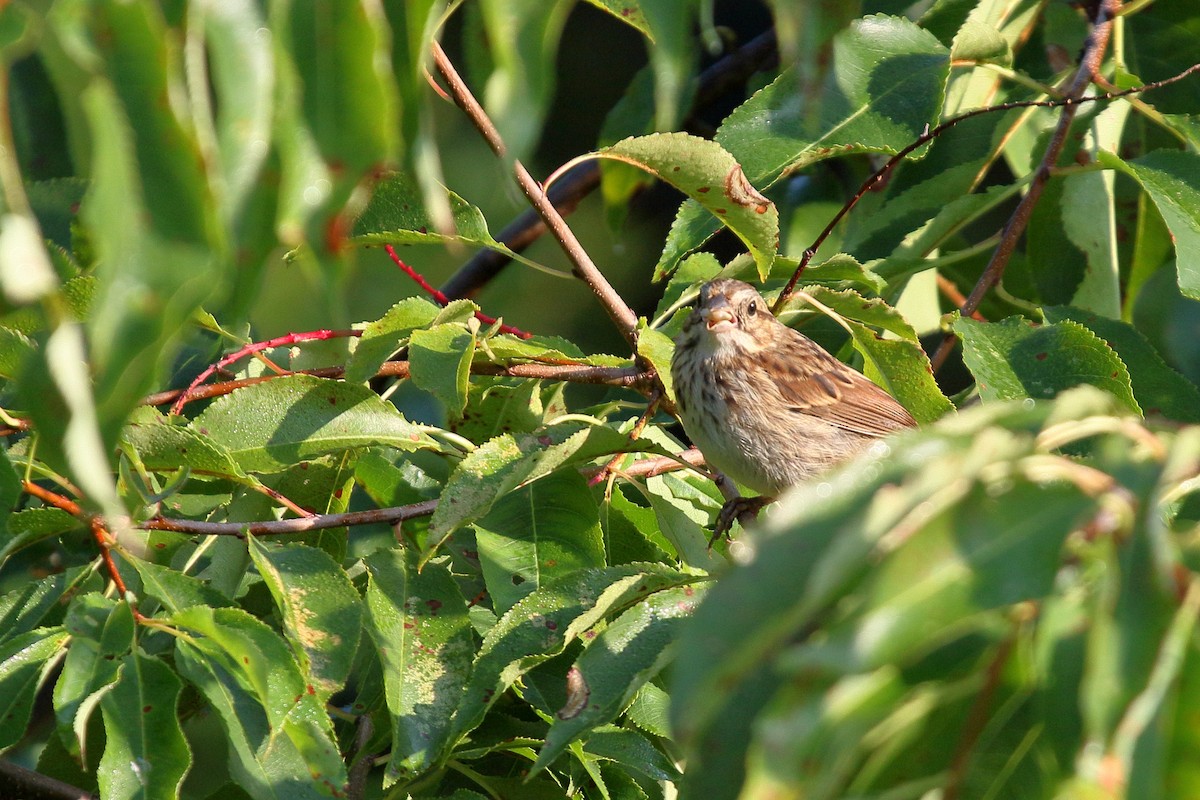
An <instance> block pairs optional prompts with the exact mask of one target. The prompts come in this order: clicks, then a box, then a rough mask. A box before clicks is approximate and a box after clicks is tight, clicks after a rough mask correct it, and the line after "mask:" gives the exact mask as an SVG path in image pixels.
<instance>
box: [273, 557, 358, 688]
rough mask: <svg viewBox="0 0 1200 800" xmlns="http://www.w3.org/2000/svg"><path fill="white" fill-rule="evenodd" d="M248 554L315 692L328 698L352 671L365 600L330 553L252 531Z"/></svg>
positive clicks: (341, 685)
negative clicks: (254, 534)
mask: <svg viewBox="0 0 1200 800" xmlns="http://www.w3.org/2000/svg"><path fill="white" fill-rule="evenodd" d="M250 557H251V558H252V559H254V566H255V567H257V568H258V572H259V574H260V575H262V577H263V581H264V582H266V584H267V588H269V589H270V590H271V596H272V597H273V598H275V605H276V606H278V607H279V611H280V616H281V617H282V619H283V631H284V634H286V635H287V638H288V641H289V642H291V645H292V649H293V650H294V651H295V652H296V655H297V657H298V658H299V660H300V666H301V670H302V672H303V674H304V676H305V678H306V679H307V680H308V681H309V684H308V685H309V686H311V687H312V688H313V689H315V690H316V692H317V697H318V698H320V699H321V700H327V699H328V698H329V695H331V694H332V693H333V692H335V691H337V690H338V689H341V688H342V687H343V686H344V685H345V683H346V678H347V677H348V676H349V674H350V667H351V666H352V665H353V662H354V653H355V650H356V649H357V648H358V636H359V633H360V631H361V630H362V604H361V602H360V601H359V596H358V592H357V591H355V589H354V586H353V585H352V584H351V583H350V580H349V579H348V578H347V577H346V573H345V572H344V571H343V570H342V568H341V566H339V565H338V564H337V562H335V561H334V560H333V559H332V558H330V557H329V554H328V553H326V552H325V551H323V550H318V549H316V548H314V547H306V546H305V545H302V544H287V545H282V546H275V545H270V544H264V543H262V542H260V541H259V540H258V539H256V538H254V537H250Z"/></svg>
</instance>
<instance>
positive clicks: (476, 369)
mask: <svg viewBox="0 0 1200 800" xmlns="http://www.w3.org/2000/svg"><path fill="white" fill-rule="evenodd" d="M345 372H346V368H345V367H340V366H337V367H318V368H316V369H299V370H292V371H285V372H283V373H282V374H279V375H259V376H257V377H254V378H239V379H237V380H232V381H225V382H223V383H210V384H208V385H206V386H197V387H196V388H194V389H187V390H185V389H168V390H167V391H165V392H156V393H155V394H152V395H148V396H146V397H144V398H142V405H144V406H162V405H166V404H167V403H170V402H174V401H178V400H179V398H180V397H182V396H183V395H184V394H185V393H186V395H187V397H186V399H185V400H184V401H183V402H184V403H185V404H186V403H190V402H192V401H193V400H207V399H209V398H212V397H220V396H221V395H226V394H229V393H230V392H233V391H236V390H237V389H241V388H242V387H244V386H253V385H255V384H258V383H265V382H266V381H273V380H275V379H276V378H284V377H287V376H289V375H313V376H315V377H318V378H340V377H342V375H344V374H345ZM471 372H472V374H475V375H496V376H507V377H510V378H538V379H541V380H552V381H565V382H568V383H588V384H599V385H605V386H620V387H624V388H627V389H634V390H636V391H640V392H642V393H643V394H649V392H650V391H651V389H650V386H651V385H652V383H653V376H652V375H651V373H649V372H646V371H644V370H640V369H638V368H637V367H595V366H592V365H590V364H538V363H527V364H510V365H507V366H505V365H503V364H486V363H481V364H472V365H471ZM408 375H409V365H408V362H407V361H385V362H384V363H383V365H382V366H380V368H379V371H378V372H376V373H375V377H380V378H385V377H386V378H407V377H408Z"/></svg>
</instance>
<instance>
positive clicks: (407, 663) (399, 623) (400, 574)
mask: <svg viewBox="0 0 1200 800" xmlns="http://www.w3.org/2000/svg"><path fill="white" fill-rule="evenodd" d="M366 564H367V568H368V569H369V570H370V573H371V582H370V584H369V585H368V587H367V619H368V622H369V630H370V631H371V635H372V636H373V637H374V638H375V644H376V646H377V647H378V648H379V657H380V660H381V662H382V664H383V680H384V686H385V688H386V691H387V706H388V711H389V712H390V716H391V720H392V755H391V758H390V759H389V761H388V767H387V774H386V777H385V785H389V784H391V783H394V782H395V781H397V780H401V779H403V778H411V777H413V776H415V775H417V774H419V773H420V772H422V771H424V770H425V769H427V768H429V767H430V766H431V765H432V764H434V763H436V762H437V761H438V759H440V758H441V757H442V755H443V751H444V750H445V748H446V747H447V746H448V744H449V742H450V739H449V737H450V722H451V715H452V713H453V711H454V709H455V708H456V707H457V705H458V703H459V699H460V697H461V694H462V689H463V686H464V685H465V684H466V682H467V678H468V676H469V675H470V671H471V656H472V654H473V653H474V650H475V634H474V632H473V630H472V628H471V624H470V621H469V619H468V617H467V604H466V601H465V600H464V599H463V596H462V592H460V591H459V589H458V586H457V585H456V584H455V582H454V579H453V578H452V577H451V576H450V573H449V572H448V571H447V570H446V569H445V568H444V567H442V566H441V565H440V564H427V565H426V566H425V568H424V569H422V570H420V571H418V570H417V565H416V559H415V558H413V557H412V554H411V552H409V551H406V550H380V551H378V552H376V553H374V554H372V555H371V556H370V557H369V558H368V559H367V561H366Z"/></svg>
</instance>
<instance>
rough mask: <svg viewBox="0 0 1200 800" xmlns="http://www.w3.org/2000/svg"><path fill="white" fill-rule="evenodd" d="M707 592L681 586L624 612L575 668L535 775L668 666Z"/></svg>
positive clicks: (537, 762)
mask: <svg viewBox="0 0 1200 800" xmlns="http://www.w3.org/2000/svg"><path fill="white" fill-rule="evenodd" d="M703 589H704V587H693V586H681V587H678V588H674V589H666V590H664V591H661V592H656V593H655V594H652V595H650V597H648V598H646V599H645V600H643V601H642V602H640V603H638V604H637V605H635V606H633V607H632V608H630V609H629V610H628V611H625V612H624V613H623V614H621V615H620V616H619V617H617V618H616V619H615V620H613V621H612V622H611V623H610V624H609V625H608V627H606V628H605V629H604V630H602V631H601V632H600V633H599V635H597V636H596V638H595V639H593V640H592V641H591V642H589V643H588V645H587V649H585V650H584V651H583V655H582V656H580V657H579V659H578V660H577V661H576V662H575V666H574V667H572V673H573V674H572V676H571V677H569V678H568V697H567V705H566V706H565V707H564V708H562V709H561V710H560V711H559V712H558V714H557V718H556V719H555V721H554V722H553V723H552V724H551V726H550V732H549V733H548V734H547V735H546V744H545V746H544V747H543V748H542V750H541V752H540V753H538V758H537V761H536V762H534V765H533V767H532V768H531V772H534V773H536V772H537V771H538V770H540V769H544V768H545V767H546V766H547V765H548V764H549V763H550V762H552V761H553V760H554V759H555V758H557V757H558V755H559V754H560V753H561V752H562V751H563V748H565V747H566V746H567V744H569V743H570V742H571V741H573V740H575V739H577V738H579V737H580V736H582V735H583V734H584V733H586V732H587V731H589V730H591V729H592V728H595V727H596V726H597V725H602V724H605V723H608V722H611V721H612V720H613V719H614V718H615V717H616V716H617V715H618V714H619V713H621V711H623V710H624V708H625V707H626V706H627V705H629V702H630V701H631V700H633V696H634V695H635V694H636V693H637V690H638V689H639V688H641V687H642V685H643V684H645V683H646V681H648V680H650V679H651V678H653V677H654V676H655V675H657V674H658V672H659V671H660V670H661V669H662V668H663V667H664V666H665V665H666V662H667V661H668V660H669V658H670V656H671V653H672V652H673V651H672V649H671V647H670V646H671V645H672V644H673V643H674V642H675V639H676V634H677V633H678V631H679V627H680V623H681V621H682V620H683V619H685V618H686V617H688V616H690V615H691V612H692V609H693V608H695V605H696V603H697V602H699V600H700V598H701V597H702V596H703Z"/></svg>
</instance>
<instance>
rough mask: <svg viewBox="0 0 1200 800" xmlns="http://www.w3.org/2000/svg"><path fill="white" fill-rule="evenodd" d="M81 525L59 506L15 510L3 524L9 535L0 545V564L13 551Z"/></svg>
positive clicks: (81, 524)
mask: <svg viewBox="0 0 1200 800" xmlns="http://www.w3.org/2000/svg"><path fill="white" fill-rule="evenodd" d="M0 524H3V523H0ZM82 526H83V523H82V522H81V521H80V520H78V519H76V518H75V517H74V516H72V515H71V514H68V513H67V512H66V511H63V510H62V509H59V508H49V507H43V508H27V509H25V510H24V511H15V512H13V513H12V514H10V515H8V522H7V525H5V526H4V527H6V528H7V532H8V534H9V535H7V536H6V537H5V538H4V540H3V541H4V544H3V545H0V565H3V564H4V562H5V561H7V560H8V558H9V556H11V555H12V554H13V553H16V552H18V551H20V550H23V549H24V548H26V547H29V546H30V545H31V544H36V543H37V542H41V541H44V540H46V539H52V538H54V537H55V536H58V535H59V534H62V533H66V532H67V531H73V530H76V529H78V528H80V527H82Z"/></svg>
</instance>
